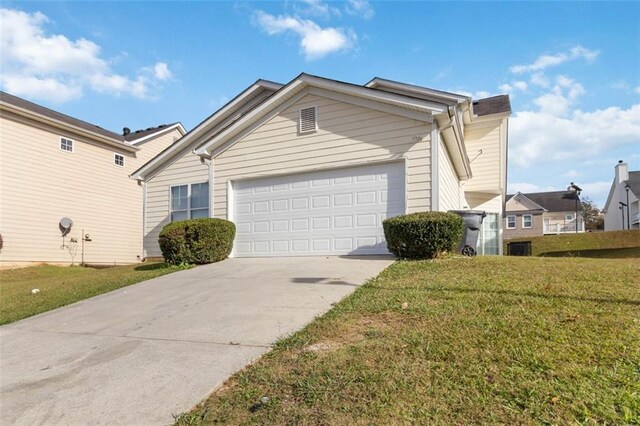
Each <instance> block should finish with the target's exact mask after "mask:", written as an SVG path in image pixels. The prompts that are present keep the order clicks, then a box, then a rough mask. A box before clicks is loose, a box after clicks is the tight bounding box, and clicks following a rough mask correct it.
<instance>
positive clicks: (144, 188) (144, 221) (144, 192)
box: [138, 180, 147, 261]
mask: <svg viewBox="0 0 640 426" xmlns="http://www.w3.org/2000/svg"><path fill="white" fill-rule="evenodd" d="M138 185H140V186H142V259H141V260H143V261H144V260H145V259H146V258H147V249H146V247H145V245H144V238H145V235H146V233H147V183H146V182H145V181H143V180H139V181H138Z"/></svg>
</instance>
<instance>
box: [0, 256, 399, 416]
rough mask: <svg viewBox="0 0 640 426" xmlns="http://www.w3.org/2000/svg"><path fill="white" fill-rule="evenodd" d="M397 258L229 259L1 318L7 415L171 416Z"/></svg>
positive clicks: (0, 395) (0, 391)
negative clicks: (8, 320)
mask: <svg viewBox="0 0 640 426" xmlns="http://www.w3.org/2000/svg"><path fill="white" fill-rule="evenodd" d="M392 261H393V260H392V259H390V258H388V257H361V258H356V257H345V258H338V257H311V258H258V259H228V260H226V261H224V262H221V263H218V264H213V265H207V266H200V267H197V268H194V269H191V270H187V271H181V272H176V273H173V274H170V275H166V276H163V277H159V278H155V279H152V280H149V281H145V282H142V283H140V284H136V285H133V286H130V287H126V288H123V289H120V290H116V291H113V292H111V293H108V294H104V295H102V296H97V297H94V298H91V299H88V300H85V301H82V302H78V303H75V304H73V305H70V306H67V307H64V308H60V309H57V310H55V311H51V312H48V313H45V314H42V315H38V316H36V317H32V318H28V319H26V320H23V321H19V322H16V323H14V324H10V325H7V326H3V327H0V369H1V370H0V423H2V424H24V425H38V424H69V425H82V424H92V425H93V424H120V425H132V424H136V425H141V424H170V423H172V422H173V417H172V414H179V413H181V412H184V411H186V410H188V409H190V408H191V407H192V406H193V405H194V404H196V403H198V402H199V401H200V400H201V399H203V398H204V397H205V396H206V395H208V394H209V393H210V392H211V391H212V390H213V389H215V388H216V387H218V386H220V385H221V384H222V383H223V382H224V381H225V380H226V379H227V378H228V377H229V376H230V375H231V374H233V373H234V372H235V371H237V370H239V369H241V368H242V367H243V366H245V365H247V364H249V363H251V362H252V361H253V360H255V359H256V358H258V357H259V356H260V355H262V354H263V353H265V352H266V351H268V350H269V349H270V347H271V345H272V344H273V343H274V342H275V341H276V340H277V339H278V338H280V337H282V336H286V335H288V334H291V333H292V332H294V331H296V330H299V329H300V328H302V327H303V326H304V325H306V324H307V323H309V322H310V321H311V320H313V318H314V317H316V316H317V315H319V314H322V313H324V312H325V311H327V310H329V309H330V308H331V304H332V303H334V302H337V301H339V300H340V299H342V298H343V297H344V296H346V295H347V294H349V293H351V292H352V291H353V290H355V288H356V287H357V286H359V285H360V284H362V283H363V282H364V281H365V280H366V279H367V278H370V277H374V276H376V275H377V274H378V273H379V272H380V271H381V270H383V269H384V268H385V267H387V266H388V265H390V264H391V263H392Z"/></svg>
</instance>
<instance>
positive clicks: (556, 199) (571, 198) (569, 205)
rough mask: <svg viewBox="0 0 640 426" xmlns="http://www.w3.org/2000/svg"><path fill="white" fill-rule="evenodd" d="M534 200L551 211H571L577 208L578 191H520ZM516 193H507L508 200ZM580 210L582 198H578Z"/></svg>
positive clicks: (580, 208) (579, 208)
mask: <svg viewBox="0 0 640 426" xmlns="http://www.w3.org/2000/svg"><path fill="white" fill-rule="evenodd" d="M520 194H522V195H524V196H525V197H527V198H528V199H530V200H531V201H533V202H534V203H536V204H538V205H540V206H542V207H544V208H545V209H547V210H548V211H550V212H569V211H575V209H576V193H575V192H571V191H551V192H531V193H528V194H524V193H522V192H521V193H520ZM515 195H516V194H510V195H507V199H506V201H509V200H510V199H511V198H513V197H514V196H515ZM578 210H582V205H581V204H580V199H579V198H578Z"/></svg>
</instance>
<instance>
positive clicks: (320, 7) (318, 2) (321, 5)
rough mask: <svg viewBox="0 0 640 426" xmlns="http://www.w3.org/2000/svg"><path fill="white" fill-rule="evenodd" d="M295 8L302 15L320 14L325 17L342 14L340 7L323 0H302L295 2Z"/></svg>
mask: <svg viewBox="0 0 640 426" xmlns="http://www.w3.org/2000/svg"><path fill="white" fill-rule="evenodd" d="M293 10H294V11H295V12H296V13H298V14H300V15H311V16H319V17H323V18H330V17H332V16H341V15H342V14H341V13H340V9H338V8H336V7H333V6H330V5H329V4H328V3H326V2H323V1H322V0H301V2H300V3H294V5H293Z"/></svg>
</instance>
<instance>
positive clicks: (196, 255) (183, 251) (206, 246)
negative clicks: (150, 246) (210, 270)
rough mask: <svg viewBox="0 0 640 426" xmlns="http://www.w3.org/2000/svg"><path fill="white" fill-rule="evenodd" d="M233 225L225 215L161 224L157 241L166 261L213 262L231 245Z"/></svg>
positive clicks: (228, 249)
mask: <svg viewBox="0 0 640 426" xmlns="http://www.w3.org/2000/svg"><path fill="white" fill-rule="evenodd" d="M235 235H236V226H235V225H234V224H233V222H229V221H228V220H224V219H210V218H202V219H191V220H179V221H176V222H171V223H169V224H168V225H166V226H165V227H164V228H162V231H160V237H159V238H158V243H159V244H160V250H161V251H162V256H163V257H164V260H165V261H166V262H167V263H171V264H173V265H178V264H181V263H195V264H203V263H212V262H219V261H221V260H224V259H226V258H227V257H228V256H229V254H230V253H231V249H232V248H233V239H234V238H235Z"/></svg>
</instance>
